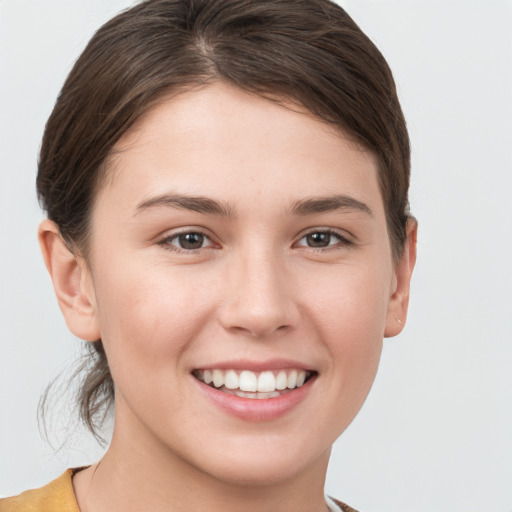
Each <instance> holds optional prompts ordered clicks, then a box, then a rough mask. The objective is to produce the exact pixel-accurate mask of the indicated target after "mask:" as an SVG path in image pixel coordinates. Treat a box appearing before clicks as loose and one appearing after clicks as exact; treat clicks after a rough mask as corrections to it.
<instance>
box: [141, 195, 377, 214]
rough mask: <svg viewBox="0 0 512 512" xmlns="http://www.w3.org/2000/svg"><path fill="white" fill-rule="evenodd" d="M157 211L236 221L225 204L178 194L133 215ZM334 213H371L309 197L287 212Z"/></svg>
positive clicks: (338, 198) (356, 204) (339, 198)
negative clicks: (181, 211) (172, 209)
mask: <svg viewBox="0 0 512 512" xmlns="http://www.w3.org/2000/svg"><path fill="white" fill-rule="evenodd" d="M158 207H160V208H162V207H164V208H175V209H178V210H191V211H194V212H198V213H202V214H207V215H218V216H220V217H229V218H233V217H236V211H235V208H234V207H233V206H232V205H230V204H229V203H225V202H219V201H216V200H214V199H210V198H209V197H203V196H185V195H180V194H162V195H160V196H157V197H154V198H151V199H148V200H146V201H143V202H142V203H140V204H139V205H138V206H137V212H136V213H137V214H138V213H140V212H143V211H145V210H149V209H151V208H158ZM337 210H348V211H350V210H352V211H358V212H363V213H365V214H367V215H369V216H373V212H372V211H371V209H370V208H369V207H368V205H366V204H365V203H363V202H361V201H359V200H357V199H355V198H354V197H351V196H347V195H334V196H325V197H324V196H321V197H311V198H306V199H301V200H299V201H296V202H294V203H292V205H291V212H292V213H293V214H294V215H299V216H306V215H311V214H315V213H325V212H334V211H337Z"/></svg>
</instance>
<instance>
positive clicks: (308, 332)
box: [39, 83, 416, 512]
mask: <svg viewBox="0 0 512 512" xmlns="http://www.w3.org/2000/svg"><path fill="white" fill-rule="evenodd" d="M116 149H117V150H119V151H116V153H115V156H113V157H112V159H111V162H110V164H111V169H112V176H111V179H109V180H108V181H107V183H106V185H105V186H104V188H103V189H102V190H100V191H99V193H98V195H97V197H96V201H95V204H94V208H93V211H92V222H91V238H90V240H91V244H90V253H89V254H88V255H87V261H85V259H84V258H82V257H80V255H73V254H71V253H70V252H69V251H68V250H67V248H66V246H65V245H64V244H63V242H62V240H61V238H60V235H59V232H58V228H57V226H55V225H54V224H53V223H52V222H50V221H44V222H43V223H42V224H41V227H40V231H39V237H40V241H41V247H42V250H43V255H44V257H45V261H46V264H47V267H48V269H49V271H50V273H51V275H52V278H53V282H54V286H55V290H56V294H57V297H58V300H59V304H60V306H61V309H62V311H63V313H64V317H65V319H66V322H67V324H68V326H69V328H70V329H71V331H72V332H73V333H74V334H76V335H77V336H79V337H81V338H83V339H86V340H94V339H97V338H100V337H101V338H102V340H103V343H104V346H105V350H106V352H107V357H108V360H109V364H110V368H111V372H112V375H113V379H114V382H115V386H116V410H115V428H114V434H113V440H112V443H111V446H110V448H109V450H108V451H107V453H106V455H105V456H104V458H103V459H102V460H101V461H100V463H99V464H96V465H93V466H91V467H90V468H89V469H86V470H84V471H82V472H80V473H78V474H77V475H76V476H75V479H74V488H75V493H76V495H77V500H78V503H79V505H80V508H81V510H82V512H95V511H100V510H111V511H114V512H115V511H117V510H119V511H120V510H123V511H131V510H134V511H135V510H141V509H146V510H149V509H151V510H153V511H157V512H158V511H160V510H161V511H163V510H166V511H168V510H173V511H185V510H186V511H190V510H200V509H201V510H202V509H203V508H204V509H205V510H210V511H216V510H219V511H220V510H222V512H229V511H237V512H238V511H240V510H245V511H252V510H262V509H265V510H280V511H283V512H286V511H292V510H293V511H296V510H308V511H320V510H326V506H325V501H324V498H323V487H324V480H325V473H326V470H327V463H328V459H329V454H330V448H331V445H332V443H333V442H334V440H335V439H336V438H337V437H338V436H339V435H340V434H341V433H342V432H343V430H345V428H346V427H347V426H348V425H349V423H350V422H351V421H352V419H353V418H354V416H355V415H356V413H357V412H358V410H359V408H360V407H361V405H362V404H363V402H364V400H365V398H366V396H367V394H368V391H369V389H370V387H371V385H372V382H373V380H374V377H375V374H376V371H377V366H378V362H379V358H380V353H381V348H382V340H383V337H385V336H394V335H396V334H398V333H399V332H400V331H401V329H402V327H403V325H404V323H405V317H406V312H407V304H408V296H409V282H410V276H411V272H412V268H413V266H414V260H415V237H416V226H415V224H413V223H412V222H411V223H410V224H409V226H408V238H407V242H406V245H405V248H404V251H403V256H402V258H401V259H400V261H399V262H398V263H397V264H394V263H393V261H392V257H391V248H390V245H389V238H388V231H387V227H386V221H385V214H384V205H383V201H382V197H381V193H380V190H379V186H378V180H377V172H378V171H377V166H376V162H375V159H374V158H373V156H372V155H371V154H370V153H369V152H368V151H365V150H363V149H362V148H360V147H358V146H357V145H356V144H354V143H353V142H351V141H350V140H349V139H348V138H347V137H344V136H343V135H342V134H340V133H337V132H335V131H333V128H332V127H328V126H327V125H326V124H324V123H323V122H321V121H319V120H316V119H314V118H312V117H311V116H309V115H307V114H305V113H300V112H294V111H292V110H290V109H288V108H285V107H284V106H280V105H277V104H275V103H272V102H269V101H267V100H264V99H262V98H259V97H256V96H253V95H250V94H248V93H246V92H243V91H241V90H239V89H237V88H235V87H234V86H230V85H228V84H225V83H217V84H214V85H210V86H208V87H206V88H203V89H201V90H199V91H194V92H187V93H183V94H181V95H179V96H177V97H175V98H173V99H170V100H167V101H164V102H162V103H161V104H159V105H158V106H157V107H155V108H153V109H152V110H151V111H149V112H147V113H146V115H145V116H143V118H141V119H140V120H139V122H138V123H137V124H136V126H134V127H133V128H132V129H131V130H130V131H129V132H128V133H127V134H125V136H124V137H123V138H122V139H121V140H120V141H119V143H118V144H117V146H116ZM165 195H172V196H173V197H174V196H176V195H180V196H185V197H189V196H194V197H201V198H209V199H211V200H214V201H216V202H218V203H220V204H221V205H222V206H224V210H226V211H224V212H222V213H223V214H222V215H220V214H218V213H208V212H206V213H205V212H198V211H192V210H190V209H188V208H183V207H176V206H169V204H167V205H165V204H161V203H162V201H161V199H162V196H165ZM333 196H336V197H338V198H339V197H340V196H343V197H344V198H345V200H344V206H343V205H342V206H343V207H338V208H334V209H333V208H331V209H328V210H327V211H302V212H297V211H294V209H293V205H294V204H295V205H297V203H298V202H301V201H302V202H304V201H305V200H311V199H318V198H325V197H333ZM347 198H349V199H348V200H347ZM354 200H355V201H357V203H356V202H355V201H354ZM167 202H169V201H167ZM347 202H348V203H349V204H348V206H347ZM354 205H358V206H357V207H354ZM361 205H364V207H366V208H367V210H368V211H366V210H365V208H364V207H362V206H361ZM317 209H318V204H317ZM295 210H297V207H296V208H295ZM303 210H307V209H305V208H303ZM326 230H331V231H332V233H331V234H329V233H326ZM198 231H200V232H202V233H204V235H205V237H204V239H203V240H204V243H203V246H202V247H201V244H199V246H200V248H193V249H183V248H180V247H179V242H180V239H179V238H177V237H176V234H177V233H186V232H189V233H190V232H198ZM311 233H317V235H314V236H313V237H309V238H308V237H307V236H306V235H308V234H311ZM318 233H324V234H323V235H322V234H320V235H318ZM315 236H316V238H315ZM319 238H321V239H322V240H323V241H324V243H325V242H327V244H328V245H326V246H325V247H312V246H311V241H312V240H313V241H317V240H318V239H319ZM275 358H284V359H293V360H294V361H299V362H300V363H302V364H303V365H304V367H306V368H309V369H313V370H314V371H315V372H317V373H316V379H315V381H314V382H313V383H312V385H311V388H310V390H309V393H308V394H307V395H306V397H305V398H304V399H303V400H302V401H301V402H300V403H299V404H298V405H296V406H295V407H293V408H292V409H291V410H290V411H288V412H287V413H286V414H284V415H282V416H280V417H279V418H277V419H274V420H271V421H262V422H258V421H246V420H243V419H240V418H236V417H234V416H232V415H230V414H227V413H226V412H225V411H222V410H221V409H219V408H218V407H217V406H215V405H214V404H212V403H211V402H210V401H209V400H208V399H207V398H206V397H205V396H204V394H203V393H201V392H200V391H199V389H198V383H197V380H196V379H195V378H194V377H193V375H192V371H193V370H194V369H197V368H202V367H204V366H205V365H208V364H212V363H214V362H219V361H232V360H239V359H244V360H250V361H257V362H264V361H268V360H269V359H275ZM169 504H172V508H169Z"/></svg>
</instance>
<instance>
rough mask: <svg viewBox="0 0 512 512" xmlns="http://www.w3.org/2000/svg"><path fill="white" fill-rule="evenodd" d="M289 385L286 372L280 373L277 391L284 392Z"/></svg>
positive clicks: (277, 380) (277, 378)
mask: <svg viewBox="0 0 512 512" xmlns="http://www.w3.org/2000/svg"><path fill="white" fill-rule="evenodd" d="M287 383H288V378H287V377H286V372H284V371H280V372H279V373H278V374H277V377H276V389H278V390H279V391H282V390H283V389H286V385H287Z"/></svg>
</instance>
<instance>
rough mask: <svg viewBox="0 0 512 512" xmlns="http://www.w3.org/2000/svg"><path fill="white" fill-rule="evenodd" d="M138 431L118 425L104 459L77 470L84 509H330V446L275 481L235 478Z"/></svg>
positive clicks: (78, 492)
mask: <svg viewBox="0 0 512 512" xmlns="http://www.w3.org/2000/svg"><path fill="white" fill-rule="evenodd" d="M134 434H135V433H134V432H120V431H119V430H118V429H116V428H115V429H114V435H113V439H112V443H111V445H110V448H109V449H108V451H107V453H106V454H105V456H104V457H103V458H102V459H101V461H100V462H99V463H98V464H95V465H93V466H91V467H90V468H88V469H86V470H84V471H82V472H80V473H78V474H77V475H76V476H75V478H74V482H73V484H74V488H75V493H76V496H77V501H78V505H79V507H80V510H81V512H98V511H101V510H109V511H110V512H121V511H123V512H132V511H133V512H135V511H137V512H138V511H140V510H152V511H153V512H164V511H165V512H189V511H190V510H197V511H200V510H208V512H240V510H244V512H256V511H258V512H260V511H261V510H276V511H277V510H278V511H279V512H296V511H297V510H308V511H312V512H325V511H326V510H327V506H326V504H325V499H324V483H325V473H326V471H327V463H328V459H329V454H330V453H329V451H327V452H325V453H324V454H322V456H321V457H319V458H318V459H316V460H314V461H312V462H311V463H310V464H308V465H306V466H305V469H303V470H301V471H299V472H296V473H293V472H291V475H290V476H288V477H287V478H285V479H282V480H279V481H277V482H276V481H271V482H268V481H237V480H236V478H230V479H228V478H222V477H221V478H219V476H217V475H213V474H211V473H208V472H206V471H204V470H202V469H200V468H198V467H196V466H195V465H193V464H191V463H190V462H189V461H187V460H185V459H184V458H183V457H181V456H180V455H179V454H176V453H174V452H170V451H169V450H168V449H166V448H165V447H162V445H161V444H158V443H155V442H148V440H147V439H145V440H144V439H143V437H144V436H141V435H140V432H138V433H137V434H138V435H137V436H134ZM146 437H150V436H146ZM134 439H137V440H138V441H144V442H137V443H134V441H133V440H134ZM221 476H222V475H221Z"/></svg>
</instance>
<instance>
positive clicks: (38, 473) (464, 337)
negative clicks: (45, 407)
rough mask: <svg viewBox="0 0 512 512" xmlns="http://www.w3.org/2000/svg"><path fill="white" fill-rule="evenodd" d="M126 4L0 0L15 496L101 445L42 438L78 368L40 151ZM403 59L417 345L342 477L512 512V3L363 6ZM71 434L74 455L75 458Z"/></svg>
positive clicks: (400, 352)
mask: <svg viewBox="0 0 512 512" xmlns="http://www.w3.org/2000/svg"><path fill="white" fill-rule="evenodd" d="M131 3H132V2H129V1H126V0H81V1H72V0H43V1H41V0H0V226H1V228H0V233H1V236H0V258H1V260H0V263H1V264H0V320H1V326H2V346H1V351H0V495H9V494H13V493H17V492H19V491H21V490H24V489H26V488H28V487H34V486H39V485H42V484H44V483H46V482H47V481H48V480H49V479H51V478H53V477H56V476H58V475H59V474H60V473H61V472H62V471H63V470H64V469H65V468H66V467H68V466H74V465H81V464H86V463H89V462H92V461H94V460H95V459H96V458H98V457H99V456H100V455H101V449H99V448H98V447H97V446H95V444H94V442H93V441H91V440H90V438H88V437H87V436H84V435H83V434H82V433H81V432H80V431H75V430H74V428H72V429H71V432H69V429H68V427H67V425H68V421H67V419H66V418H67V417H68V414H69V405H67V403H66V401H65V399H62V400H61V401H60V402H59V403H58V404H57V405H56V407H55V410H56V411H57V413H58V415H59V417H60V418H58V419H59V421H57V423H56V424H55V425H54V427H53V428H52V432H51V438H52V439H53V447H52V446H51V445H49V444H48V443H46V442H44V441H42V440H41V438H40V435H39V432H38V428H37V421H36V406H37V401H38V398H39V396H40V394H41V393H42V391H43V389H44V387H45V385H46V384H47V383H48V382H49V381H50V380H51V379H52V378H53V377H55V376H56V375H57V374H58V373H59V372H60V371H61V370H63V369H65V368H66V367H69V365H70V363H71V361H72V360H73V359H74V358H75V357H76V355H77V353H78V348H79V342H78V341H77V340H75V339H74V338H73V337H72V336H71V335H70V334H69V333H68V331H67V329H66V327H65V325H64V322H63V320H62V319H61V315H60V312H59V310H58V307H57V305H56V301H55V299H54V297H53V291H52V289H51V284H50V280H49V278H48V277H47V275H46V271H45V270H44V266H43V263H42V260H41V258H40V256H39V250H38V246H37V242H36V228H37V224H38V222H39V220H40V219H41V217H42V216H41V213H40V211H39V208H38V205H37V201H36V198H35V193H34V178H35V172H36V155H37V151H38V147H39V142H40V138H41V134H42V130H43V126H44V123H45V120H46V118H47V117H48V115H49V113H50V111H51V108H52V105H53V102H54V100H55V97H56V95H57V93H58V90H59V88H60V86H61V84H62V82H63V80H64V78H65V76H66V74H67V72H68V71H69V69H70V67H71V65H72V62H73V61H74V59H75V58H76V57H77V55H78V53H79V52H80V51H81V49H82V48H83V47H84V45H85V43H86V42H87V40H88V38H89V37H90V36H91V35H92V32H93V30H95V29H96V28H98V27H99V25H100V24H101V23H102V22H103V21H105V20H106V19H107V18H109V17H111V16H112V15H113V14H114V13H116V12H118V11H119V10H120V9H122V8H124V7H127V6H129V5H130V4H131ZM342 4H343V5H344V6H345V7H346V8H347V10H348V12H349V13H350V14H351V15H352V16H353V17H354V19H355V20H356V21H357V22H358V23H359V24H360V25H361V27H362V28H363V30H365V31H366V32H367V33H368V34H369V35H370V37H371V38H372V39H373V40H374V41H375V42H376V43H377V45H378V46H379V48H380V49H381V50H382V51H383V53H384V55H385V56H386V57H387V59H388V61H389V63H390V65H391V67H392V69H393V70H394V72H395V76H396V79H397V82H398V86H399V93H400V97H401V100H402V103H403V107H404V110H405V113H406V117H407V119H408V124H409V128H410V134H411V138H412V143H413V182H412V190H411V202H412V209H413V213H414V214H415V215H416V216H417V217H418V219H419V221H420V239H419V258H418V265H417V269H416V273H415V276H414V280H413V288H412V294H413V295H412V303H411V311H410V317H409V321H408V325H407V327H406V329H405V331H404V333H403V334H402V335H401V336H399V337H398V338H395V339H390V340H387V341H386V342H385V348H384V353H383V359H382V363H381V367H380V370H379V375H378V377H377V380H376V383H375V385H374V389H373V390H372V393H371V394H370V397H369V399H368V400H367V403H366V404H365V406H364V408H363V410H362V411H361V413H360V415H359V416H358V418H357V419H356V420H355V421H354V423H353V424H352V425H351V427H350V428H349V429H348V430H347V431H346V432H345V434H344V435H343V436H342V437H341V438H340V440H339V441H338V442H337V443H336V445H335V448H334V452H333V457H332V462H331V467H330V471H329V474H328V480H327V490H328V492H329V493H331V494H333V495H334V496H338V497H340V498H343V499H344V500H346V501H347V502H348V503H351V504H353V505H354V506H356V507H358V508H360V509H361V512H377V511H379V512H401V511H404V512H405V511H411V512H427V511H431V510H441V511H451V512H471V511H483V510H485V511H493V512H494V511H495V512H499V511H502V512H510V511H511V510H512V372H511V366H512V335H511V332H512V206H511V202H512V201H511V197H510V196H511V191H512V165H511V164H512V158H511V149H512V2H511V1H510V0H481V1H477V0H475V1H471V0H464V1H454V0H443V1H436V0H423V1H422V0H416V1H414V0H409V1H406V0H402V1H399V0H379V1H375V0H373V1H372V0H346V1H344V2H342ZM66 436H67V437H68V442H67V444H66V445H65V446H64V447H62V448H60V449H59V447H60V445H61V444H62V442H63V441H64V440H65V439H66Z"/></svg>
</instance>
